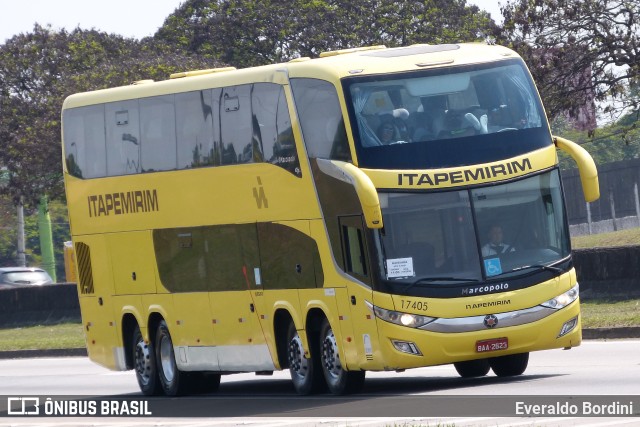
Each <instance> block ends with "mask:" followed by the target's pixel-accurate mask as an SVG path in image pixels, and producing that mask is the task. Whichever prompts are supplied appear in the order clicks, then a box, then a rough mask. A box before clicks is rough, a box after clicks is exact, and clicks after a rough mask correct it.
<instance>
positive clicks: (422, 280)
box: [405, 277, 478, 290]
mask: <svg viewBox="0 0 640 427" xmlns="http://www.w3.org/2000/svg"><path fill="white" fill-rule="evenodd" d="M477 281H478V279H468V278H463V277H421V278H419V279H417V280H415V281H413V282H412V283H409V285H407V287H406V288H405V290H407V289H409V288H412V287H414V286H415V285H417V284H418V283H433V282H477Z"/></svg>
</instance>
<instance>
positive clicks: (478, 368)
mask: <svg viewBox="0 0 640 427" xmlns="http://www.w3.org/2000/svg"><path fill="white" fill-rule="evenodd" d="M453 366H454V367H455V368H456V371H458V374H459V375H460V376H461V377H462V378H474V377H484V376H485V375H487V374H488V373H489V369H491V367H490V366H489V361H488V360H487V359H478V360H467V361H464V362H455V363H454V364H453Z"/></svg>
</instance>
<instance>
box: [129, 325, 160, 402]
mask: <svg viewBox="0 0 640 427" xmlns="http://www.w3.org/2000/svg"><path fill="white" fill-rule="evenodd" d="M132 348H133V369H134V370H135V371H136V379H137V380H138V385H139V386H140V391H142V393H143V394H144V395H146V396H157V395H159V394H162V386H161V385H160V379H159V378H158V369H157V367H156V356H155V353H154V351H153V347H152V344H151V343H146V342H145V341H144V338H143V337H142V333H141V332H140V327H139V326H137V325H136V328H135V330H134V331H133V346H132Z"/></svg>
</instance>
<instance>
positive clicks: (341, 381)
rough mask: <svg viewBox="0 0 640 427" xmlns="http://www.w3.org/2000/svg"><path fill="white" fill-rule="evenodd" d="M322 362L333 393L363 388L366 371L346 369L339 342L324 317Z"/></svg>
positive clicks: (351, 391)
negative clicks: (341, 358)
mask: <svg viewBox="0 0 640 427" xmlns="http://www.w3.org/2000/svg"><path fill="white" fill-rule="evenodd" d="M320 363H321V365H322V372H323V373H324V379H325V380H326V382H327V386H328V387H329V391H330V392H331V393H333V394H348V393H356V392H358V391H360V390H362V387H363V386H364V377H365V371H345V370H344V368H343V366H342V362H341V361H340V353H339V351H338V342H337V340H336V336H335V334H334V333H333V329H332V328H331V325H330V324H329V321H328V320H327V319H324V321H323V322H322V327H321V328H320Z"/></svg>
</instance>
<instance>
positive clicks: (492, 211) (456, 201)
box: [376, 169, 571, 294]
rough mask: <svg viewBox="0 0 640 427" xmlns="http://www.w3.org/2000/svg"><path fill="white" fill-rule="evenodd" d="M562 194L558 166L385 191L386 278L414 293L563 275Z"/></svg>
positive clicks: (566, 249) (382, 240)
mask: <svg viewBox="0 0 640 427" xmlns="http://www.w3.org/2000/svg"><path fill="white" fill-rule="evenodd" d="M562 197H563V194H562V188H561V184H560V177H559V172H558V170H557V169H553V170H551V171H547V172H544V173H541V174H537V175H534V176H530V177H527V178H524V179H520V180H517V181H510V182H507V183H502V184H499V185H493V186H485V187H477V188H471V189H456V190H451V191H442V192H381V193H380V199H381V205H382V214H383V217H384V223H385V227H384V230H382V231H380V232H376V235H377V236H378V238H379V245H378V246H379V248H380V252H381V254H380V255H381V257H380V258H381V260H380V262H379V263H378V265H379V266H380V268H381V269H382V271H380V276H381V277H382V278H383V282H385V283H386V284H387V285H390V286H392V289H393V292H394V293H396V292H397V293H400V294H406V292H405V289H407V288H414V289H419V288H421V287H443V286H446V287H450V286H454V285H465V284H467V285H468V284H469V283H490V282H494V281H502V280H508V279H513V278H516V277H518V276H521V275H530V274H532V273H534V272H536V271H544V272H545V273H549V272H552V273H553V272H556V273H559V272H560V271H561V270H560V269H559V268H558V267H554V266H556V265H558V264H560V263H562V262H563V261H566V260H567V258H568V257H569V255H570V253H571V247H570V241H569V232H568V225H567V222H566V215H565V212H564V204H563V198H562ZM538 282H539V281H538Z"/></svg>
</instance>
